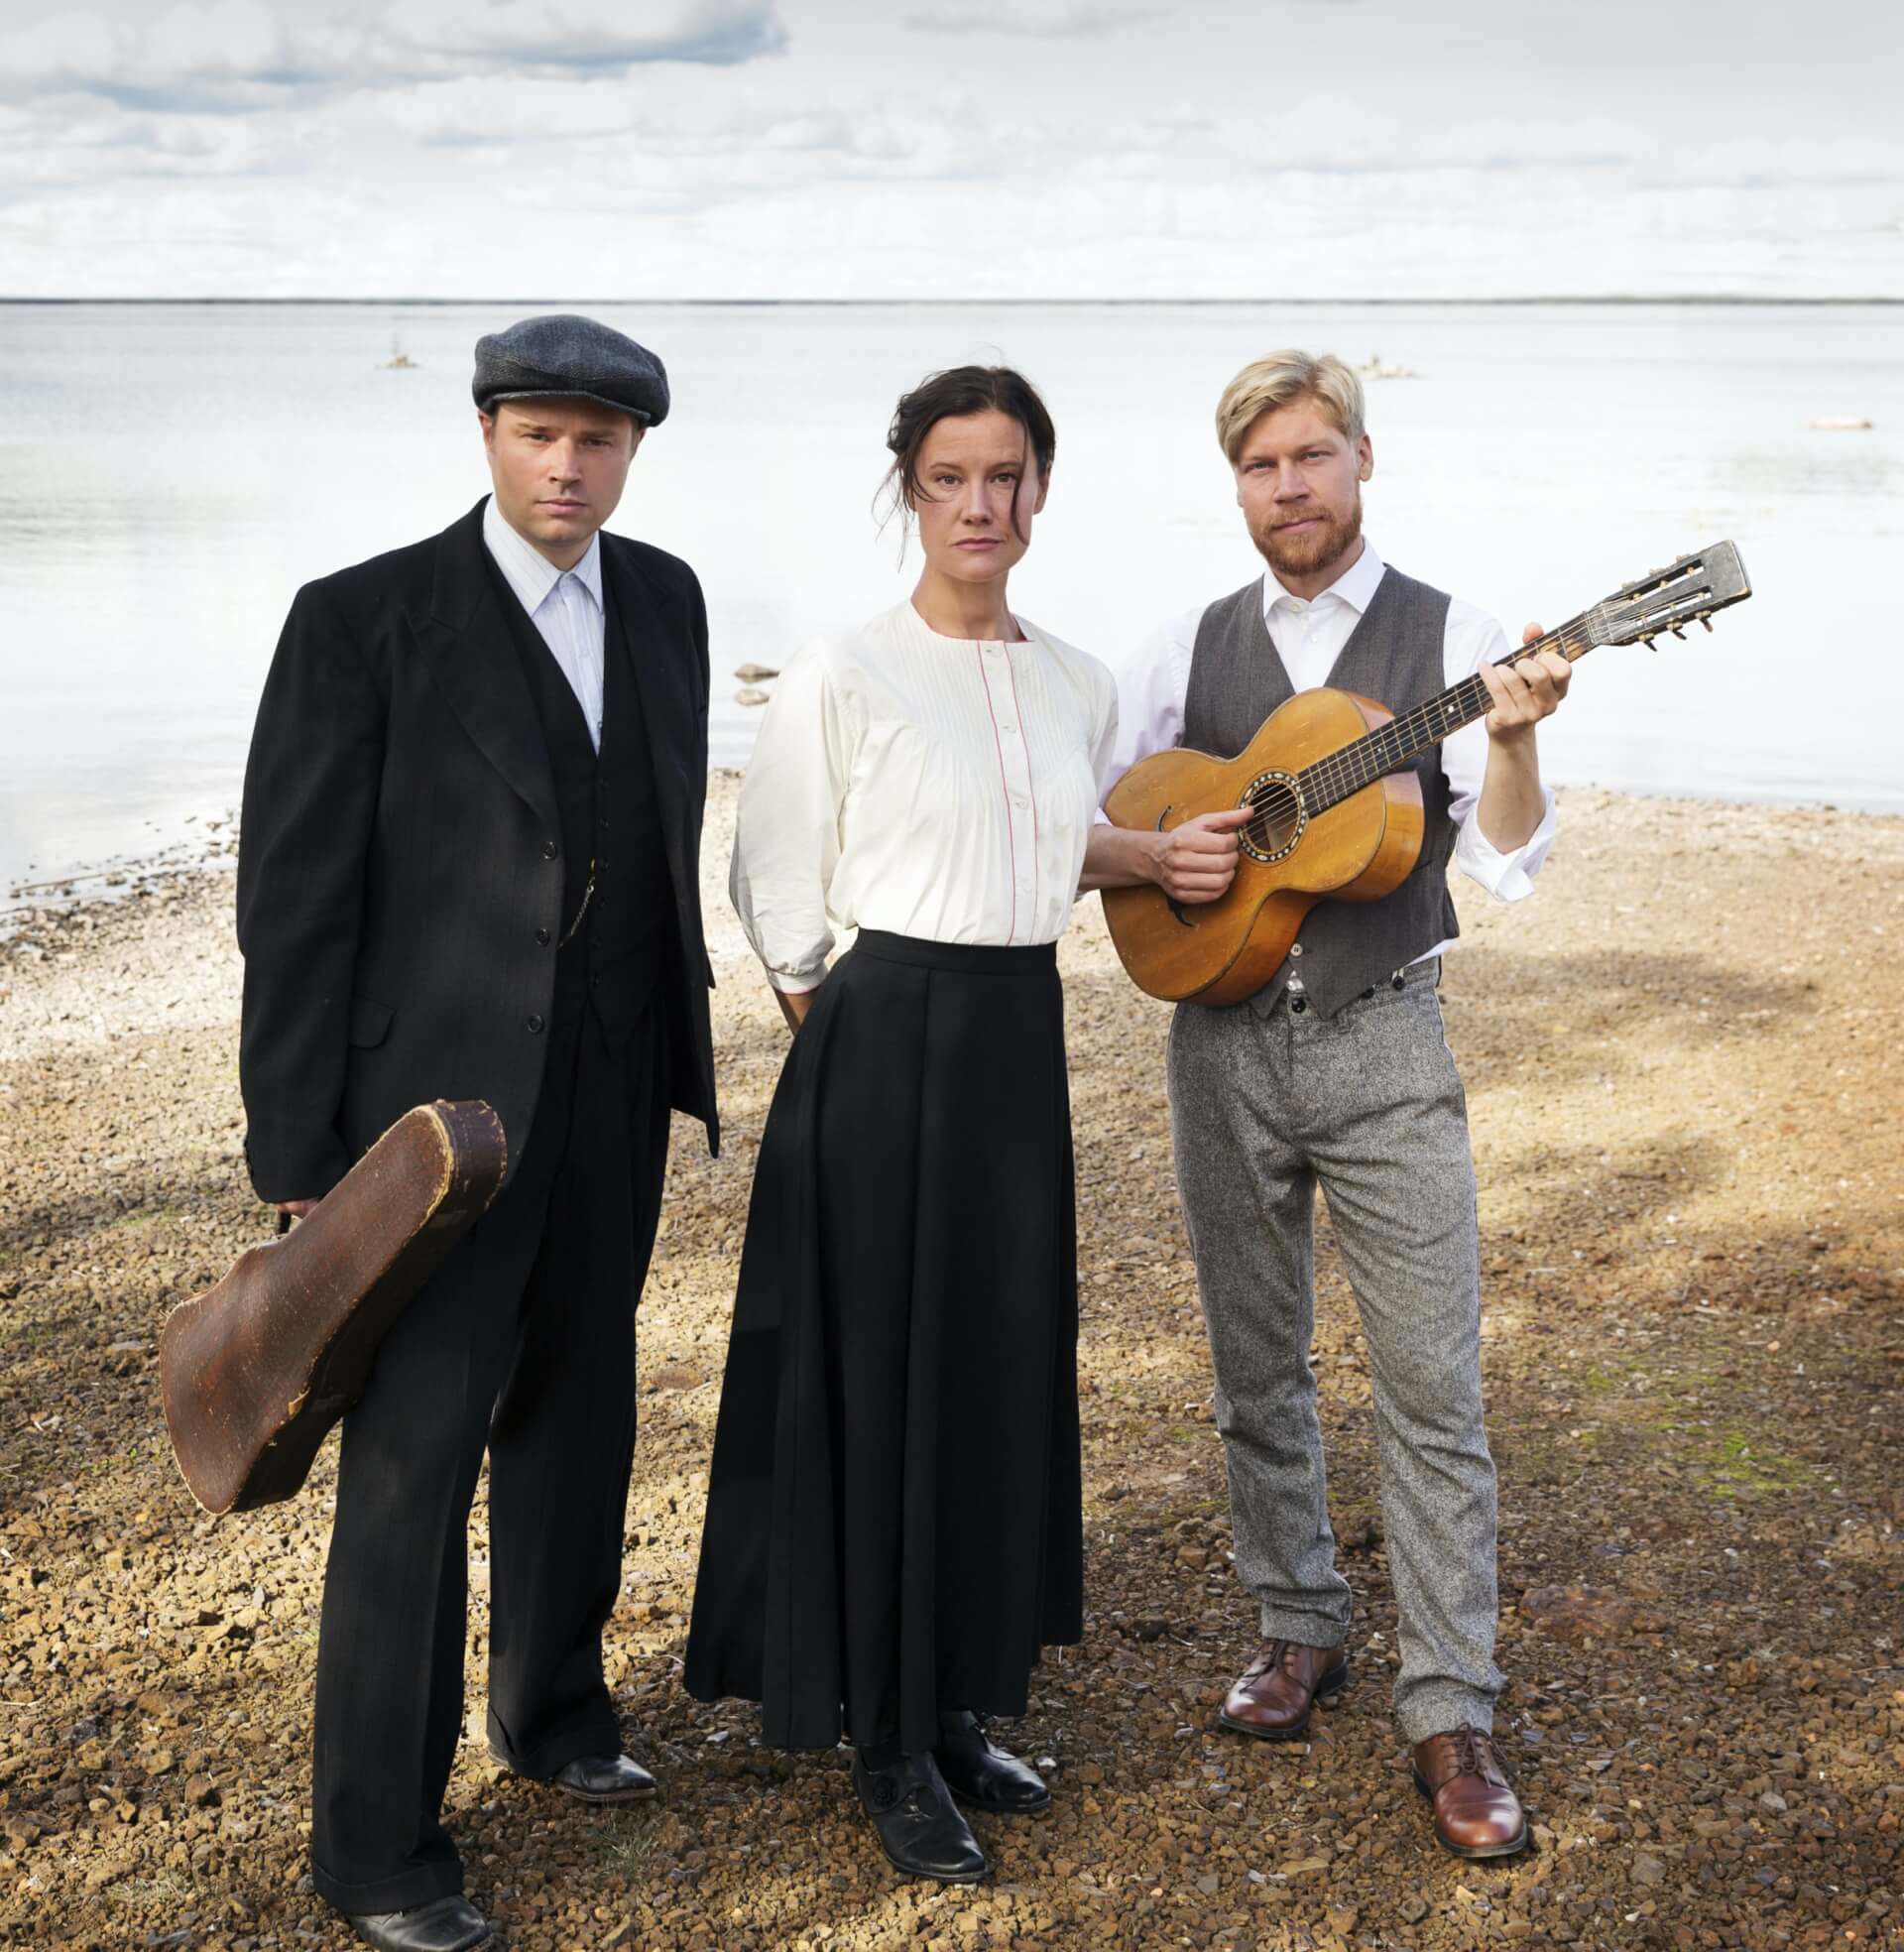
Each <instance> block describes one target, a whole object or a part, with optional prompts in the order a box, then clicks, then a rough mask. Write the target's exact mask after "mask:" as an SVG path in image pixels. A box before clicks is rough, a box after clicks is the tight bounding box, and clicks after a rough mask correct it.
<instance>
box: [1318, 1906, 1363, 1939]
mask: <svg viewBox="0 0 1904 1952" xmlns="http://www.w3.org/2000/svg"><path fill="white" fill-rule="evenodd" d="M1324 1915H1325V1916H1326V1917H1327V1919H1328V1921H1329V1929H1330V1930H1331V1931H1332V1932H1335V1933H1337V1934H1339V1935H1340V1936H1341V1937H1343V1938H1347V1937H1348V1936H1349V1934H1350V1933H1351V1932H1352V1931H1354V1930H1355V1928H1356V1924H1357V1921H1358V1920H1359V1919H1360V1918H1361V1916H1362V1907H1361V1906H1360V1905H1356V1904H1332V1905H1331V1906H1330V1907H1329V1909H1328V1911H1327V1912H1326V1913H1325V1914H1324Z"/></svg>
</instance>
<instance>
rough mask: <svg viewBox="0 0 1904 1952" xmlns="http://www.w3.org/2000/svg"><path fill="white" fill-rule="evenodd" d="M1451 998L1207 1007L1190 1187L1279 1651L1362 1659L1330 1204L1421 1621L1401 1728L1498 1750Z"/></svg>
mask: <svg viewBox="0 0 1904 1952" xmlns="http://www.w3.org/2000/svg"><path fill="white" fill-rule="evenodd" d="M1439 974H1440V965H1439V963H1438V962H1427V963H1419V964H1417V965H1415V967H1414V968H1412V969H1411V970H1409V971H1408V972H1407V974H1406V976H1405V977H1404V979H1403V981H1402V985H1401V987H1400V988H1396V987H1395V986H1394V985H1393V984H1390V983H1383V984H1381V985H1380V986H1379V987H1378V988H1377V989H1376V990H1375V993H1374V995H1373V996H1372V997H1368V998H1364V999H1359V1000H1358V1001H1356V1002H1354V1003H1352V1004H1350V1005H1349V1006H1348V1008H1347V1009H1346V1010H1343V1011H1342V1012H1340V1013H1339V1014H1338V1015H1337V1016H1335V1017H1333V1018H1330V1017H1324V1016H1323V1015H1321V1014H1320V1012H1318V1011H1317V1010H1316V1009H1315V1007H1314V1005H1313V1004H1312V1003H1309V1002H1308V1001H1307V1000H1306V999H1305V1000H1303V1002H1302V1004H1301V1006H1300V1007H1298V1005H1297V998H1296V997H1294V996H1291V995H1290V994H1289V993H1288V992H1286V991H1284V992H1280V993H1278V994H1277V995H1276V996H1275V997H1274V998H1273V999H1272V1000H1270V1001H1268V1002H1266V1003H1264V1002H1260V1001H1256V1000H1252V1001H1251V1002H1249V1003H1247V1004H1242V1005H1239V1006H1238V1007H1236V1008H1234V1009H1229V1010H1209V1009H1203V1008H1200V1007H1198V1006H1197V1005H1194V1004H1185V1005H1182V1006H1180V1007H1179V1008H1178V1010H1177V1013H1176V1018H1175V1021H1174V1022H1173V1023H1172V1025H1171V1029H1170V1056H1169V1083H1170V1123H1171V1131H1172V1134H1173V1137H1174V1141H1175V1146H1176V1162H1177V1182H1178V1186H1179V1188H1180V1190H1181V1193H1182V1198H1183V1210H1184V1218H1185V1221H1186V1223H1187V1225H1188V1227H1189V1232H1190V1247H1191V1252H1192V1254H1193V1255H1194V1256H1195V1258H1196V1265H1197V1281H1198V1285H1199V1287H1200V1289H1201V1291H1202V1296H1203V1311H1204V1319H1205V1321H1206V1322H1207V1323H1208V1325H1209V1332H1210V1350H1211V1356H1212V1358H1213V1360H1214V1363H1215V1367H1216V1382H1217V1394H1216V1411H1217V1427H1218V1429H1219V1430H1220V1431H1221V1433H1222V1436H1223V1443H1224V1453H1225V1458H1226V1461H1227V1463H1228V1466H1229V1474H1230V1511H1231V1527H1232V1531H1233V1534H1234V1540H1235V1550H1236V1559H1237V1571H1238V1573H1239V1575H1240V1577H1241V1578H1242V1580H1243V1583H1244V1585H1245V1587H1246V1588H1247V1589H1248V1590H1249V1592H1250V1593H1251V1594H1252V1595H1253V1596H1254V1597H1255V1600H1256V1602H1257V1604H1258V1606H1259V1607H1260V1609H1261V1614H1262V1633H1263V1637H1264V1638H1265V1639H1278V1638H1286V1639H1288V1640H1293V1641H1298V1642H1301V1643H1303V1644H1305V1645H1306V1646H1310V1647H1339V1646H1341V1645H1342V1644H1343V1642H1344V1641H1345V1640H1346V1639H1347V1638H1348V1633H1349V1621H1350V1591H1349V1584H1348V1581H1347V1580H1345V1579H1344V1578H1343V1576H1342V1574H1341V1573H1340V1572H1339V1571H1337V1569H1336V1559H1335V1543H1336V1541H1335V1533H1334V1532H1333V1531H1332V1530H1331V1528H1330V1525H1329V1509H1328V1499H1327V1496H1326V1488H1325V1477H1324V1466H1323V1455H1322V1429H1321V1425H1320V1423H1319V1422H1318V1420H1317V1416H1316V1378H1315V1372H1314V1370H1313V1369H1312V1368H1311V1366H1310V1359H1309V1357H1310V1344H1311V1341H1312V1339H1313V1337H1314V1333H1315V1295H1314V1269H1315V1261H1314V1244H1313V1231H1314V1229H1313V1223H1314V1211H1315V1196H1316V1187H1317V1186H1318V1184H1320V1186H1321V1187H1322V1190H1323V1193H1324V1195H1325V1197H1326V1198H1327V1199H1328V1202H1329V1213H1330V1218H1331V1220H1332V1221H1333V1223H1334V1226H1335V1232H1336V1239H1337V1241H1338V1243H1339V1245H1340V1247H1341V1250H1342V1257H1343V1261H1344V1263H1345V1265H1346V1267H1347V1270H1348V1274H1349V1280H1350V1282H1351V1284H1352V1285H1353V1287H1354V1288H1355V1293H1356V1301H1357V1304H1358V1306H1359V1307H1360V1309H1361V1313H1362V1328H1363V1334H1364V1336H1365V1338H1366V1340H1367V1342H1368V1356H1369V1373H1370V1379H1371V1382H1372V1385H1373V1395H1374V1414H1375V1430H1376V1440H1377V1444H1378V1448H1379V1454H1380V1468H1381V1511H1382V1523H1383V1529H1384V1531H1385V1533H1386V1537H1387V1551H1388V1569H1389V1574H1390V1577H1391V1578H1392V1580H1393V1582H1394V1591H1395V1602H1396V1607H1397V1610H1398V1612H1399V1615H1400V1651H1401V1670H1400V1673H1399V1675H1398V1676H1397V1678H1396V1682H1395V1714H1396V1718H1397V1720H1398V1721H1399V1722H1400V1725H1401V1731H1402V1734H1403V1736H1404V1738H1405V1739H1406V1740H1407V1741H1409V1742H1410V1743H1415V1742H1423V1741H1426V1740H1427V1738H1428V1737H1429V1736H1431V1735H1438V1734H1440V1733H1442V1732H1443V1731H1444V1730H1447V1729H1451V1728H1455V1727H1458V1726H1460V1725H1461V1724H1463V1723H1469V1724H1472V1725H1473V1726H1474V1727H1477V1728H1481V1729H1491V1727H1492V1725H1493V1704H1494V1699H1495V1696H1496V1695H1497V1694H1498V1693H1499V1691H1500V1687H1501V1677H1500V1673H1499V1671H1498V1669H1497V1668H1496V1667H1495V1666H1494V1659H1493V1654H1494V1628H1495V1621H1496V1615H1497V1610H1498V1609H1497V1599H1496V1592H1495V1573H1494V1536H1495V1502H1494V1466H1493V1460H1492V1458H1491V1457H1489V1455H1488V1453H1487V1435H1486V1433H1485V1431H1484V1429H1483V1425H1482V1404H1481V1266H1480V1261H1481V1254H1480V1242H1479V1238H1478V1234H1477V1229H1476V1219H1475V1168H1474V1159H1473V1155H1472V1153H1471V1152H1470V1149H1469V1143H1468V1105H1467V1098H1466V1096H1465V1094H1464V1093H1463V1091H1462V1087H1461V1079H1460V1076H1459V1074H1458V1073H1457V1071H1456V1069H1455V1060H1454V1056H1453V1054H1452V1053H1451V1052H1450V1050H1449V1048H1448V1044H1447V1040H1446V1038H1445V1037H1444V1036H1443V1035H1442V1022H1441V1004H1440V1001H1439V999H1438V998H1437V997H1436V995H1435V984H1436V982H1437V980H1438V978H1439Z"/></svg>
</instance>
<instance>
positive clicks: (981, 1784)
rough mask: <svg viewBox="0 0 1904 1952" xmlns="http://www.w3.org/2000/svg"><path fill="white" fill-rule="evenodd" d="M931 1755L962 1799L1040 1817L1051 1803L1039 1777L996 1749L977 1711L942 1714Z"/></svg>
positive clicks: (1004, 1813) (1001, 1811)
mask: <svg viewBox="0 0 1904 1952" xmlns="http://www.w3.org/2000/svg"><path fill="white" fill-rule="evenodd" d="M932 1754H933V1760H934V1761H935V1762H936V1763H937V1764H938V1766H939V1773H940V1774H941V1775H942V1776H944V1778H945V1785H946V1787H947V1788H948V1789H950V1790H951V1791H952V1793H953V1795H955V1796H956V1797H958V1799H959V1800H960V1802H962V1803H971V1804H973V1805H975V1806H976V1807H977V1808H979V1809H983V1810H993V1811H996V1812H997V1814H999V1815H1000V1816H1040V1815H1042V1814H1043V1813H1044V1811H1046V1810H1048V1809H1049V1808H1050V1807H1051V1791H1050V1790H1049V1789H1047V1788H1046V1787H1045V1784H1044V1777H1043V1776H1041V1775H1040V1774H1039V1773H1038V1772H1037V1770H1036V1769H1033V1768H1032V1767H1031V1765H1030V1764H1029V1763H1026V1762H1021V1761H1020V1760H1019V1759H1018V1758H1017V1757H1016V1756H1012V1755H1009V1754H1007V1752H1006V1751H1005V1750H1003V1749H1001V1748H1000V1747H999V1746H998V1745H997V1744H996V1743H995V1742H994V1741H993V1740H992V1738H991V1737H990V1736H989V1735H987V1733H986V1730H985V1724H984V1723H983V1722H982V1721H980V1720H979V1718H978V1717H977V1716H976V1715H972V1714H966V1713H960V1714H957V1715H941V1716H940V1717H939V1746H938V1748H937V1749H935V1750H934V1751H933V1752H932Z"/></svg>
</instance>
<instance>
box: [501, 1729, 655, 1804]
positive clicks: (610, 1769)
mask: <svg viewBox="0 0 1904 1952" xmlns="http://www.w3.org/2000/svg"><path fill="white" fill-rule="evenodd" d="M489 1753H490V1756H491V1758H492V1759H493V1760H494V1761H496V1762H499V1763H501V1764H502V1766H503V1767H504V1769H508V1770H509V1771H510V1772H511V1773H512V1774H516V1775H520V1774H521V1773H522V1771H521V1770H520V1769H517V1767H516V1765H515V1764H514V1763H512V1762H511V1761H510V1760H509V1758H508V1757H507V1756H505V1755H504V1754H503V1752H502V1751H501V1750H500V1749H498V1748H497V1746H496V1745H495V1743H493V1742H492V1743H491V1744H490V1745H489ZM529 1779H530V1780H531V1781H532V1782H535V1781H541V1780H545V1781H547V1782H548V1783H550V1784H551V1785H552V1786H553V1787H555V1788H557V1789H560V1790H562V1791H563V1792H564V1793H566V1794H567V1795H570V1796H574V1797H576V1798H578V1799H579V1800H580V1801H582V1802H584V1803H640V1802H645V1801H647V1799H648V1798H649V1797H650V1796H652V1795H654V1777H653V1776H652V1775H650V1774H649V1772H648V1771H647V1769H643V1767H642V1766H641V1764H640V1763H638V1762H636V1761H635V1760H634V1759H633V1758H632V1757H629V1756H578V1757H577V1758H576V1759H575V1760H574V1762H572V1763H565V1764H563V1766H562V1767H561V1768H560V1769H557V1770H556V1771H555V1773H554V1774H553V1775H551V1776H547V1777H536V1776H531V1777H530V1778H529Z"/></svg>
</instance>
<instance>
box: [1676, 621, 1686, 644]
mask: <svg viewBox="0 0 1904 1952" xmlns="http://www.w3.org/2000/svg"><path fill="white" fill-rule="evenodd" d="M1673 635H1674V636H1675V637H1676V638H1678V639H1679V641H1680V642H1681V643H1682V644H1683V643H1685V641H1686V633H1685V632H1684V631H1683V630H1681V629H1680V627H1679V626H1678V625H1677V624H1675V625H1674V626H1673Z"/></svg>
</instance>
